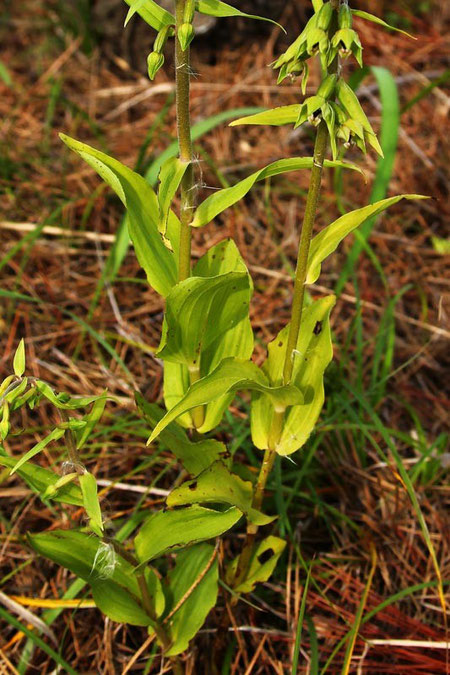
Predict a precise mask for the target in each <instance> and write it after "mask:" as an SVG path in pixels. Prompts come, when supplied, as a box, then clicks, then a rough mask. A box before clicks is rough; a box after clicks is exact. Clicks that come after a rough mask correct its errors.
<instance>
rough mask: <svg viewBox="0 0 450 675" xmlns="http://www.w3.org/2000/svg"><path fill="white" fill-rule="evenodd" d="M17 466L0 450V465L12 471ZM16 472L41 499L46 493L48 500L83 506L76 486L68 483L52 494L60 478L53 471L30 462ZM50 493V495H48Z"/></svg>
mask: <svg viewBox="0 0 450 675" xmlns="http://www.w3.org/2000/svg"><path fill="white" fill-rule="evenodd" d="M16 464H17V462H16V460H15V459H14V458H13V457H9V456H7V455H5V454H3V451H2V449H1V448H0V465H2V466H6V467H7V468H8V469H13V468H14V467H15V465H16ZM16 472H17V473H18V474H19V476H20V477H21V478H23V480H24V481H25V482H26V484H27V485H28V486H29V487H30V488H31V489H32V490H34V492H37V493H38V494H39V495H40V496H41V497H43V496H44V494H46V493H47V497H46V498H48V499H52V500H53V501H55V502H61V503H63V504H73V505H74V506H83V496H82V494H81V490H80V488H79V486H78V485H75V484H74V483H70V484H69V485H64V486H62V487H61V488H59V489H58V491H57V492H55V493H53V492H52V490H51V488H52V487H53V486H54V485H55V484H56V483H58V481H60V479H61V476H60V475H59V474H57V473H55V472H54V471H50V470H49V469H44V468H43V467H42V466H39V465H38V464H33V463H32V462H25V464H23V465H22V466H21V467H20V468H19V469H16ZM49 493H50V494H49Z"/></svg>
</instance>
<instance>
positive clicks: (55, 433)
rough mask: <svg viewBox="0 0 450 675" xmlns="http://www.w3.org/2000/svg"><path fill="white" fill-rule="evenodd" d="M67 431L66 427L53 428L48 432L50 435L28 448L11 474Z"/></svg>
mask: <svg viewBox="0 0 450 675" xmlns="http://www.w3.org/2000/svg"><path fill="white" fill-rule="evenodd" d="M65 433H66V431H65V429H60V428H58V427H57V428H56V429H53V431H51V432H50V433H49V434H48V436H46V437H45V438H43V439H42V440H41V441H39V443H36V445H33V447H32V448H31V449H30V450H28V452H26V453H25V454H24V455H22V457H21V458H20V459H19V461H18V462H16V464H15V465H14V466H13V468H12V469H11V472H10V476H12V474H13V473H16V471H18V470H19V469H20V467H22V466H23V465H24V464H25V462H28V461H29V460H30V459H31V458H32V457H34V456H35V455H37V454H38V453H39V452H41V451H42V450H43V449H44V448H46V447H47V445H48V444H49V443H51V442H52V441H58V440H59V439H60V438H62V436H64V434H65Z"/></svg>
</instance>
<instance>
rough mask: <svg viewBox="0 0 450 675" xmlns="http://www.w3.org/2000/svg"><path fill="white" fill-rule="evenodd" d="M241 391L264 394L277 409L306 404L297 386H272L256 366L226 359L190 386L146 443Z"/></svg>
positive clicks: (248, 362) (242, 361) (249, 362)
mask: <svg viewBox="0 0 450 675" xmlns="http://www.w3.org/2000/svg"><path fill="white" fill-rule="evenodd" d="M238 390H248V391H258V392H261V393H264V394H266V395H267V396H268V397H269V400H271V401H273V403H274V405H276V406H277V408H278V409H284V408H286V406H288V405H292V404H294V403H300V402H302V401H303V396H302V394H301V392H300V391H299V390H298V389H297V387H295V386H292V385H288V386H285V387H283V386H281V387H270V385H269V383H268V380H267V379H266V377H265V376H264V374H263V372H262V371H261V370H260V369H259V368H258V366H257V365H256V364H255V363H252V362H251V361H244V360H241V359H235V358H228V359H224V360H223V361H222V363H220V364H219V366H217V368H216V369H215V370H214V371H213V372H212V373H210V374H209V375H207V376H206V377H203V378H202V379H201V380H198V381H197V382H195V383H194V384H193V385H191V386H190V387H189V389H188V391H187V392H186V394H185V396H184V397H183V398H182V399H181V401H180V402H179V403H177V405H175V406H174V407H173V408H172V409H171V410H169V411H168V412H167V413H166V415H165V416H164V417H163V418H162V420H161V421H160V422H158V424H157V425H156V427H155V428H154V430H153V432H152V434H151V436H150V438H149V440H148V441H147V443H151V442H152V441H154V440H155V438H157V436H159V434H160V433H161V431H162V430H163V429H165V428H166V426H167V425H168V424H170V422H173V420H175V419H176V418H177V417H178V416H179V415H182V414H183V413H185V412H187V411H188V410H192V409H193V408H197V407H198V406H201V405H205V404H207V403H209V402H210V401H213V400H215V399H217V398H219V397H220V396H224V395H225V394H229V393H231V392H236V391H238ZM202 429H203V427H200V429H199V431H200V432H201V431H202Z"/></svg>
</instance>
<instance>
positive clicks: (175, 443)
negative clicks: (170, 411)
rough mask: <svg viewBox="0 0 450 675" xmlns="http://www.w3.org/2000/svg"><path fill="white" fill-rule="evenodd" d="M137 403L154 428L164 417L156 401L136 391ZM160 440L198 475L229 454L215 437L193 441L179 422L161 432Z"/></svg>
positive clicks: (191, 471) (184, 464)
mask: <svg viewBox="0 0 450 675" xmlns="http://www.w3.org/2000/svg"><path fill="white" fill-rule="evenodd" d="M135 399H136V404H137V406H138V408H139V410H140V411H141V413H142V414H143V415H144V418H145V420H146V422H148V424H149V425H150V427H151V428H152V429H154V428H155V426H156V425H157V423H158V422H159V421H160V420H161V419H162V418H163V417H164V414H165V411H164V410H162V409H161V408H160V407H159V406H158V405H156V403H148V402H147V401H145V400H144V398H143V397H142V396H141V394H139V393H138V392H135ZM160 440H161V441H162V443H163V444H164V445H166V446H167V447H168V448H169V450H171V452H173V454H174V455H175V457H176V458H177V459H178V460H179V461H180V462H181V463H182V464H183V466H184V468H185V469H186V471H187V472H188V473H190V474H191V475H193V476H197V475H198V474H199V473H201V472H202V471H203V470H204V469H206V468H207V467H208V466H210V465H211V464H212V463H213V462H215V461H216V460H217V459H223V460H225V459H226V458H227V456H228V451H227V449H226V446H225V445H224V444H223V443H219V441H216V440H214V439H213V438H206V439H204V440H201V441H197V442H196V443H194V442H192V441H191V440H190V439H189V438H188V436H187V434H186V432H185V431H184V429H182V428H181V427H180V426H179V425H178V424H174V423H172V424H169V425H168V426H167V427H166V428H165V429H164V431H162V432H161V434H160Z"/></svg>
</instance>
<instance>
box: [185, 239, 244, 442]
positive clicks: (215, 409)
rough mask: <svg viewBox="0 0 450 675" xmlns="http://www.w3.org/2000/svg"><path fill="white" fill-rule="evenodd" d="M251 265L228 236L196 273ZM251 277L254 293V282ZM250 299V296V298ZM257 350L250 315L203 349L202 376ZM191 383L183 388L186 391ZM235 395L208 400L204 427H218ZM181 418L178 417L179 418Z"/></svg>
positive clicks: (202, 260)
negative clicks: (225, 361) (254, 349)
mask: <svg viewBox="0 0 450 675" xmlns="http://www.w3.org/2000/svg"><path fill="white" fill-rule="evenodd" d="M246 271H247V268H246V266H245V263H244V261H243V259H242V256H241V254H240V252H239V250H238V248H237V246H236V244H235V243H234V241H233V240H232V239H225V240H224V241H221V242H219V243H218V244H216V245H215V246H212V247H211V248H210V249H209V250H208V252H207V253H206V254H205V255H203V256H202V257H201V258H200V259H199V261H198V262H197V264H196V265H195V267H194V270H193V274H194V276H199V277H214V276H217V275H219V274H226V273H227V272H246ZM249 281H250V286H251V290H250V294H251V292H252V291H253V285H252V283H251V278H250V277H249ZM249 299H250V298H249ZM252 354H253V331H252V327H251V323H250V318H249V316H248V315H246V316H245V317H244V318H243V319H242V320H241V321H240V322H239V323H238V324H237V325H236V326H234V327H233V328H231V329H230V330H228V331H227V332H226V333H224V334H223V335H220V336H219V337H218V338H217V340H215V341H214V342H213V343H212V344H211V345H210V346H209V347H208V348H207V349H206V350H205V351H204V352H203V353H202V358H201V364H200V374H201V376H202V377H204V376H205V375H208V374H209V373H211V372H212V371H213V370H214V369H215V368H216V367H217V366H218V365H219V364H220V363H221V361H223V359H226V358H228V357H230V356H235V357H236V358H238V359H244V360H249V359H250V357H251V355H252ZM186 391H187V387H186V389H185V390H184V392H183V395H184V394H185V393H186ZM233 398H234V393H231V394H227V395H225V396H221V397H219V398H217V399H215V400H214V401H211V402H210V403H208V404H207V405H206V407H205V421H204V424H203V426H202V431H203V432H204V433H206V432H207V431H211V429H214V428H215V427H216V426H217V425H218V424H219V422H220V421H221V419H222V416H223V414H224V412H225V410H227V409H228V407H229V404H230V403H231V401H232V399H233ZM179 420H180V418H179V419H178V421H179Z"/></svg>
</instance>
